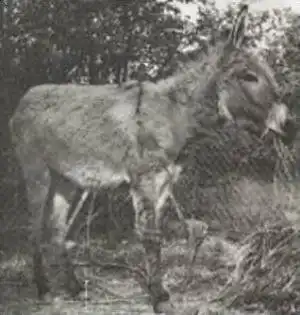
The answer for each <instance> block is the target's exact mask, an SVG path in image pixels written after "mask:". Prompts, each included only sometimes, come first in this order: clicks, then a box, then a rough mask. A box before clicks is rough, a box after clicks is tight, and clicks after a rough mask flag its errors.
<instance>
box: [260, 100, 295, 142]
mask: <svg viewBox="0 0 300 315" xmlns="http://www.w3.org/2000/svg"><path fill="white" fill-rule="evenodd" d="M265 125H266V132H268V131H272V132H273V133H275V134H276V136H278V137H279V138H281V139H282V140H283V141H284V142H285V143H291V142H293V141H294V140H295V138H296V135H297V132H298V128H299V127H298V126H297V120H296V118H295V117H292V116H291V114H290V111H289V108H288V107H287V106H286V105H285V104H284V103H276V104H274V105H273V107H272V109H271V111H270V113H269V115H268V117H267V119H266V122H265Z"/></svg>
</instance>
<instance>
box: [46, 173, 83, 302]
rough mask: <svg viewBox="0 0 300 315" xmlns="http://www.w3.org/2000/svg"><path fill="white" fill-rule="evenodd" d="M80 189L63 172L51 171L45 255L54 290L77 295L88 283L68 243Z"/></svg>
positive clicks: (54, 291)
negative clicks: (81, 276) (70, 217)
mask: <svg viewBox="0 0 300 315" xmlns="http://www.w3.org/2000/svg"><path fill="white" fill-rule="evenodd" d="M77 193H78V191H77V189H76V187H75V186H74V185H73V184H72V183H71V182H69V181H68V180H67V179H65V178H64V177H62V176H61V175H59V174H57V173H55V172H53V171H51V185H50V190H49V194H48V202H47V209H46V211H45V215H44V226H45V229H44V231H45V245H44V256H45V258H46V261H47V264H46V265H47V266H46V267H47V271H48V275H49V278H50V282H51V289H52V291H53V293H54V294H55V295H56V294H59V293H60V292H62V293H68V294H70V295H71V296H72V297H76V296H77V295H78V294H79V293H80V292H81V291H83V289H84V287H83V285H82V283H80V282H79V280H78V279H77V277H76V275H75V269H74V266H73V264H72V262H71V259H70V257H69V254H68V250H67V247H66V237H67V233H68V230H69V224H68V222H67V219H68V215H69V211H70V205H71V203H72V200H73V199H74V197H75V196H76V194H77Z"/></svg>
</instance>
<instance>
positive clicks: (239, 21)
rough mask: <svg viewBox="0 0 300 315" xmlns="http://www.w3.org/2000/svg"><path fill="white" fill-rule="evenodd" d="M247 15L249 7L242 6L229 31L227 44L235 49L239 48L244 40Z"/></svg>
mask: <svg viewBox="0 0 300 315" xmlns="http://www.w3.org/2000/svg"><path fill="white" fill-rule="evenodd" d="M248 13H249V7H248V5H247V4H244V5H243V6H242V7H241V9H240V12H239V14H238V15H237V18H236V21H235V23H234V25H233V28H232V30H231V33H230V35H229V39H228V41H229V43H230V44H231V45H233V46H234V47H236V48H239V47H240V46H241V44H242V42H243V40H244V38H245V31H246V27H247V22H248V19H247V18H248Z"/></svg>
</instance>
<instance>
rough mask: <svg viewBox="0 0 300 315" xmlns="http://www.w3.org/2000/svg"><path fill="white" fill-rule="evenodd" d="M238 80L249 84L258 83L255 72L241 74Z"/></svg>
mask: <svg viewBox="0 0 300 315" xmlns="http://www.w3.org/2000/svg"><path fill="white" fill-rule="evenodd" d="M237 76H238V78H239V79H241V80H244V81H247V82H258V77H257V76H256V75H255V73H253V72H249V71H247V72H244V71H243V72H240V73H238V75H237Z"/></svg>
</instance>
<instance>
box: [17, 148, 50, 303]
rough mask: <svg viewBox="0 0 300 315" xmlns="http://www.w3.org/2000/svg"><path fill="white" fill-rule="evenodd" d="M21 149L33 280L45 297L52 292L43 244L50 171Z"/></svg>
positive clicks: (19, 153)
mask: <svg viewBox="0 0 300 315" xmlns="http://www.w3.org/2000/svg"><path fill="white" fill-rule="evenodd" d="M21 149H23V148H19V147H18V148H16V153H17V156H18V160H19V163H20V166H21V168H22V171H23V176H24V180H25V186H26V193H27V206H28V210H29V215H30V219H31V241H32V251H33V252H32V258H33V281H34V283H35V285H36V287H37V294H38V297H39V298H40V299H43V298H44V297H46V295H47V294H48V293H49V292H50V287H49V281H48V279H47V277H46V273H45V269H44V264H43V256H42V246H41V243H42V240H43V230H44V215H45V209H46V207H47V205H46V203H47V201H48V200H49V194H50V173H49V170H48V168H47V166H46V165H45V164H44V163H43V161H42V160H40V159H39V158H37V157H36V156H37V155H36V154H31V153H30V152H27V151H26V150H21Z"/></svg>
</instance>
